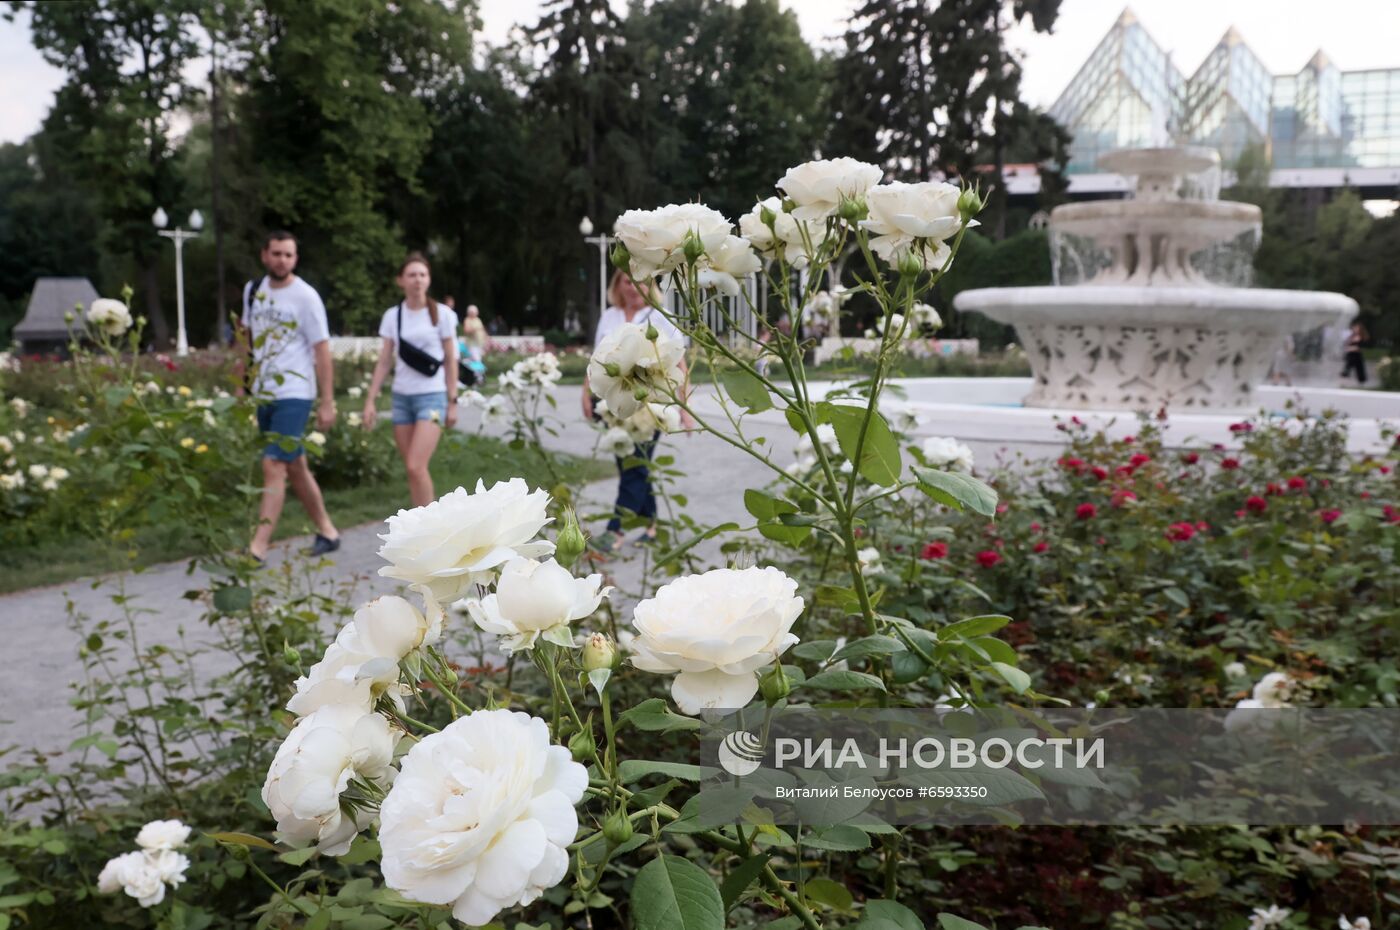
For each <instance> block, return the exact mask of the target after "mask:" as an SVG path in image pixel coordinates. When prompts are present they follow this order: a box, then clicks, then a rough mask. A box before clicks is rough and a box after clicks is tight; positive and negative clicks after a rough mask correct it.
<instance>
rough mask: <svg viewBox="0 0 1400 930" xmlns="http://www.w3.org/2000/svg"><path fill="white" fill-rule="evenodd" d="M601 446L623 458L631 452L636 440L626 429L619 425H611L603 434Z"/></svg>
mask: <svg viewBox="0 0 1400 930" xmlns="http://www.w3.org/2000/svg"><path fill="white" fill-rule="evenodd" d="M602 444H603V448H604V449H607V450H608V451H609V452H611V453H612V454H613V455H615V456H617V457H618V458H620V459H625V458H627V456H629V455H631V454H632V450H633V448H634V447H636V445H637V441H636V440H635V439H633V438H632V436H631V434H629V433H628V432H627V430H625V429H623V428H622V427H620V426H611V427H609V428H608V431H607V432H606V433H604V434H603V439H602Z"/></svg>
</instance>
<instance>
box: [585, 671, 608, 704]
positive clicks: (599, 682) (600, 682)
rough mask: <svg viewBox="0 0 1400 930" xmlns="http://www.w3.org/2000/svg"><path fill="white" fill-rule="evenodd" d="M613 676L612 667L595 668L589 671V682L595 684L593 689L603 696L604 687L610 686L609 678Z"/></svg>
mask: <svg viewBox="0 0 1400 930" xmlns="http://www.w3.org/2000/svg"><path fill="white" fill-rule="evenodd" d="M611 677H612V669H610V668H595V669H593V671H591V672H589V673H588V683H589V684H591V685H592V686H593V690H594V691H597V692H598V695H599V696H600V697H601V696H602V694H603V689H604V688H606V687H607V686H608V679H609V678H611Z"/></svg>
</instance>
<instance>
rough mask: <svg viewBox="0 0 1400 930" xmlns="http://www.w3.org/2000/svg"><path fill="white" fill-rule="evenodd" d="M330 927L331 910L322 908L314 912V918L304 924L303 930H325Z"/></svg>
mask: <svg viewBox="0 0 1400 930" xmlns="http://www.w3.org/2000/svg"><path fill="white" fill-rule="evenodd" d="M330 925H331V910H330V908H328V907H323V908H321V909H320V910H319V911H317V912H316V916H314V917H312V918H311V919H310V920H308V921H307V922H306V925H305V928H304V930H326V928H327V927H329V926H330Z"/></svg>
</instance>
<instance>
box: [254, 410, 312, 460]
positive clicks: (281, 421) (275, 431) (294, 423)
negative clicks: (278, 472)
mask: <svg viewBox="0 0 1400 930" xmlns="http://www.w3.org/2000/svg"><path fill="white" fill-rule="evenodd" d="M311 404H312V401H310V400H307V399H306V398H302V397H282V398H279V399H277V400H274V401H270V402H269V403H266V404H259V405H258V431H259V432H261V433H264V434H268V435H271V436H273V437H274V439H273V441H272V442H270V443H268V444H267V446H266V448H264V449H263V458H265V459H276V460H277V461H279V462H294V461H296V460H297V459H298V458H300V457H301V456H302V455H305V454H306V450H305V449H304V448H303V447H302V444H301V437H302V436H303V435H304V434H305V433H306V421H307V420H308V419H310V418H311ZM282 436H285V437H287V438H289V439H295V440H296V448H294V449H292V450H291V451H288V450H287V449H284V448H282V443H281V442H280V441H279V440H278V439H277V438H276V437H282Z"/></svg>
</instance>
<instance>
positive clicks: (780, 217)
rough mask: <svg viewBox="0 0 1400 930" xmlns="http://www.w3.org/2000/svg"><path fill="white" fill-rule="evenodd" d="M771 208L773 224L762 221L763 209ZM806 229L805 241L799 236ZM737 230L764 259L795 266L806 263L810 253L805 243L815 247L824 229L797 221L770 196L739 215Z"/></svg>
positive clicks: (780, 199)
mask: <svg viewBox="0 0 1400 930" xmlns="http://www.w3.org/2000/svg"><path fill="white" fill-rule="evenodd" d="M765 209H768V210H771V211H773V227H772V228H771V229H770V228H769V227H768V224H767V223H765V222H763V211H764V210H765ZM804 230H805V231H806V232H807V241H806V242H804V241H803V238H802V234H803V231H804ZM739 233H740V234H741V235H742V236H743V237H744V238H745V239H747V240H748V241H749V244H750V245H751V246H753V247H754V248H755V249H757V250H758V254H760V255H762V256H765V257H767V258H781V259H782V260H783V261H785V262H787V263H788V264H789V265H792V266H793V267H794V268H803V267H805V266H806V265H807V262H808V259H809V258H810V256H809V255H808V254H807V251H808V249H807V247H808V244H809V243H810V245H811V246H812V248H816V246H817V245H819V244H820V243H821V241H822V237H823V236H824V235H825V231H824V230H823V229H821V228H820V226H819V224H817V223H803V222H798V221H797V220H796V219H794V218H793V216H792V214H791V213H786V212H784V211H783V201H782V198H780V197H769V198H768V199H767V200H763V201H761V202H759V203H757V204H755V205H754V208H753V209H752V210H750V211H749V212H748V213H745V214H744V215H743V216H741V217H739Z"/></svg>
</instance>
